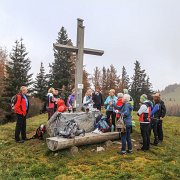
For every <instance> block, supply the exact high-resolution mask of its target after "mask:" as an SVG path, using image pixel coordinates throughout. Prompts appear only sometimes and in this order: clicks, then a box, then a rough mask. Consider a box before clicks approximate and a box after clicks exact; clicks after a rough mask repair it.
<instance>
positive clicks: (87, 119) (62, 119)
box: [47, 110, 100, 137]
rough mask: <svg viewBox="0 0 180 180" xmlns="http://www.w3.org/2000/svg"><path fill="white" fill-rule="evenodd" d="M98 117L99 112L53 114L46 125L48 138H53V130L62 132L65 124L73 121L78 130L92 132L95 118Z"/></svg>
mask: <svg viewBox="0 0 180 180" xmlns="http://www.w3.org/2000/svg"><path fill="white" fill-rule="evenodd" d="M98 115H100V111H98V110H94V111H90V112H88V113H86V112H75V113H58V112H56V113H54V115H53V116H52V117H51V118H50V120H49V121H48V123H47V132H48V134H49V136H50V137H53V136H54V129H55V128H58V129H59V130H62V131H63V130H64V128H65V125H66V122H67V121H69V120H71V119H74V120H75V121H76V122H77V123H78V125H79V128H80V129H84V130H85V132H86V133H87V132H91V131H93V130H94V121H95V119H96V117H97V116H98Z"/></svg>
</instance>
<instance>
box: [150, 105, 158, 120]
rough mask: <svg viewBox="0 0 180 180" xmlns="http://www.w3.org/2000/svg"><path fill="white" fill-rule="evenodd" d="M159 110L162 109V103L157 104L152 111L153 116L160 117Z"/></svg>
mask: <svg viewBox="0 0 180 180" xmlns="http://www.w3.org/2000/svg"><path fill="white" fill-rule="evenodd" d="M159 111H160V104H155V106H154V107H153V109H152V111H151V117H154V118H157V119H160V115H159Z"/></svg>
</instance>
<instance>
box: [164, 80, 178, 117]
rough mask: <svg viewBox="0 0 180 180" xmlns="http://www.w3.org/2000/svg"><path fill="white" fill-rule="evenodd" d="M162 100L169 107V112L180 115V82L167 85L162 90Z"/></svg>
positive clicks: (169, 113)
mask: <svg viewBox="0 0 180 180" xmlns="http://www.w3.org/2000/svg"><path fill="white" fill-rule="evenodd" d="M161 97H162V100H163V101H164V102H165V104H166V107H167V114H168V115H174V116H180V84H173V85H169V86H167V87H166V88H165V89H164V90H163V91H162V92H161Z"/></svg>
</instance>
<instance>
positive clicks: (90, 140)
mask: <svg viewBox="0 0 180 180" xmlns="http://www.w3.org/2000/svg"><path fill="white" fill-rule="evenodd" d="M118 139H119V132H107V133H102V134H95V133H86V135H85V136H76V137H75V138H73V139H67V138H61V137H50V138H47V139H46V142H47V145H48V148H49V149H50V150H51V151H57V150H61V149H66V148H70V147H72V146H82V145H88V144H97V143H102V142H106V141H108V140H118Z"/></svg>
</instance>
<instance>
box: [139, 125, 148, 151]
mask: <svg viewBox="0 0 180 180" xmlns="http://www.w3.org/2000/svg"><path fill="white" fill-rule="evenodd" d="M140 128H141V135H142V139H143V146H142V148H141V149H142V150H146V149H147V134H146V124H145V123H140Z"/></svg>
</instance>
